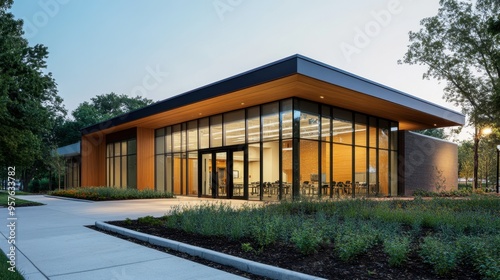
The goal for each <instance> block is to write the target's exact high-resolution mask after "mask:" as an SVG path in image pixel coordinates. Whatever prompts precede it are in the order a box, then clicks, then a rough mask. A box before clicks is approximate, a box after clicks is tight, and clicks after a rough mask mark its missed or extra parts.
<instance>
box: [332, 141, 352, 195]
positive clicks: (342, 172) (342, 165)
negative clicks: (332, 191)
mask: <svg viewBox="0 0 500 280" xmlns="http://www.w3.org/2000/svg"><path fill="white" fill-rule="evenodd" d="M333 180H334V181H335V182H336V187H337V188H336V190H337V191H338V193H339V194H340V195H350V194H351V189H352V185H351V184H352V146H349V145H342V144H333Z"/></svg>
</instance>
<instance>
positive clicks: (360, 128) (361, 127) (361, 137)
mask: <svg viewBox="0 0 500 280" xmlns="http://www.w3.org/2000/svg"><path fill="white" fill-rule="evenodd" d="M366 137H367V134H366V116H365V115H361V114H356V119H355V123H354V139H355V144H356V146H364V147H366V140H367V138H366Z"/></svg>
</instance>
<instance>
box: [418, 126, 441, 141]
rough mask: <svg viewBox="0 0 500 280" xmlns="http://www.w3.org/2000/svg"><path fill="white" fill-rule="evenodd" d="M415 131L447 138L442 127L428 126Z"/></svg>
mask: <svg viewBox="0 0 500 280" xmlns="http://www.w3.org/2000/svg"><path fill="white" fill-rule="evenodd" d="M415 132H417V133H420V134H423V135H427V136H431V137H434V138H438V139H448V135H446V133H445V131H444V129H443V128H430V129H424V130H417V131H415Z"/></svg>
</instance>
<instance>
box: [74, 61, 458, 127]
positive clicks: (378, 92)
mask: <svg viewBox="0 0 500 280" xmlns="http://www.w3.org/2000/svg"><path fill="white" fill-rule="evenodd" d="M294 74H301V75H304V76H307V77H311V78H314V79H317V80H320V81H324V82H326V83H329V84H333V85H337V86H340V87H344V88H347V89H350V90H353V91H357V92H360V93H363V94H366V95H368V96H372V97H375V98H379V99H382V100H386V101H389V102H392V103H395V104H398V105H402V106H405V107H408V108H411V109H415V110H419V111H422V112H425V113H427V114H430V115H433V116H436V117H439V118H442V119H446V120H448V121H451V122H454V123H456V124H460V125H463V124H465V116H464V115H463V114H461V113H458V112H455V111H453V110H450V109H447V108H445V107H442V106H439V105H436V104H434V103H431V102H428V101H426V100H423V99H420V98H418V97H415V96H412V95H409V94H406V93H404V92H402V91H399V90H396V89H393V88H390V87H388V86H384V85H382V84H379V83H376V82H373V81H371V80H368V79H365V78H363V77H360V76H357V75H354V74H352V73H349V72H346V71H344V70H341V69H338V68H335V67H333V66H330V65H327V64H325V63H322V62H319V61H316V60H313V59H311V58H308V57H305V56H302V55H299V54H296V55H292V56H289V57H287V58H283V59H281V60H278V61H275V62H273V63H270V64H266V65H264V66H261V67H258V68H255V69H252V70H249V71H246V72H244V73H241V74H238V75H235V76H232V77H229V78H226V79H223V80H221V81H218V82H214V83H212V84H209V85H206V86H203V87H200V88H197V89H194V90H191V91H188V92H186V93H183V94H180V95H176V96H174V97H171V98H168V99H165V100H163V101H159V102H157V103H154V104H151V105H149V106H146V107H144V108H141V109H138V110H135V111H131V112H129V113H126V114H123V115H120V116H117V117H115V118H112V119H110V120H107V121H104V122H101V123H98V124H95V125H92V126H89V127H86V128H83V129H82V130H81V132H82V134H83V135H86V134H90V133H93V132H97V131H100V130H103V129H107V128H111V127H113V126H117V125H120V124H123V123H127V122H130V121H134V120H138V119H141V118H144V117H148V116H151V115H154V114H158V113H161V112H165V111H168V110H172V109H175V108H179V107H182V106H185V105H189V104H192V103H196V102H199V101H202V100H206V99H210V98H213V97H217V96H221V95H224V94H227V93H230V92H234V91H237V90H242V89H245V88H249V87H252V86H256V85H259V84H263V83H267V82H271V81H274V80H277V79H280V78H284V77H287V76H291V75H294Z"/></svg>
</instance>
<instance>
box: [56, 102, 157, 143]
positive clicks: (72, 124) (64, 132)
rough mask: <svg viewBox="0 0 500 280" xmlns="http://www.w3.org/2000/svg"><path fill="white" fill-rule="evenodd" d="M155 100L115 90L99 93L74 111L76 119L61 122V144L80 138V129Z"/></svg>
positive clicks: (59, 131) (59, 134) (59, 133)
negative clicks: (119, 93)
mask: <svg viewBox="0 0 500 280" xmlns="http://www.w3.org/2000/svg"><path fill="white" fill-rule="evenodd" d="M152 103H153V100H151V99H147V98H142V97H140V96H136V97H130V96H128V95H125V94H121V95H118V94H116V93H114V92H111V93H108V94H102V95H97V96H96V97H93V98H91V99H90V102H88V101H85V102H83V103H81V104H80V105H79V106H78V107H77V108H76V109H75V110H74V111H73V113H72V116H73V118H74V120H66V121H64V122H62V123H60V126H59V130H58V136H59V139H60V146H64V145H69V144H71V143H75V142H77V141H79V140H80V137H81V136H80V129H82V128H84V127H87V126H90V125H93V124H96V123H99V122H102V121H105V120H108V119H110V118H113V117H116V116H119V115H121V114H125V113H128V112H130V111H133V110H136V109H139V108H142V107H144V106H147V105H149V104H152Z"/></svg>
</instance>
